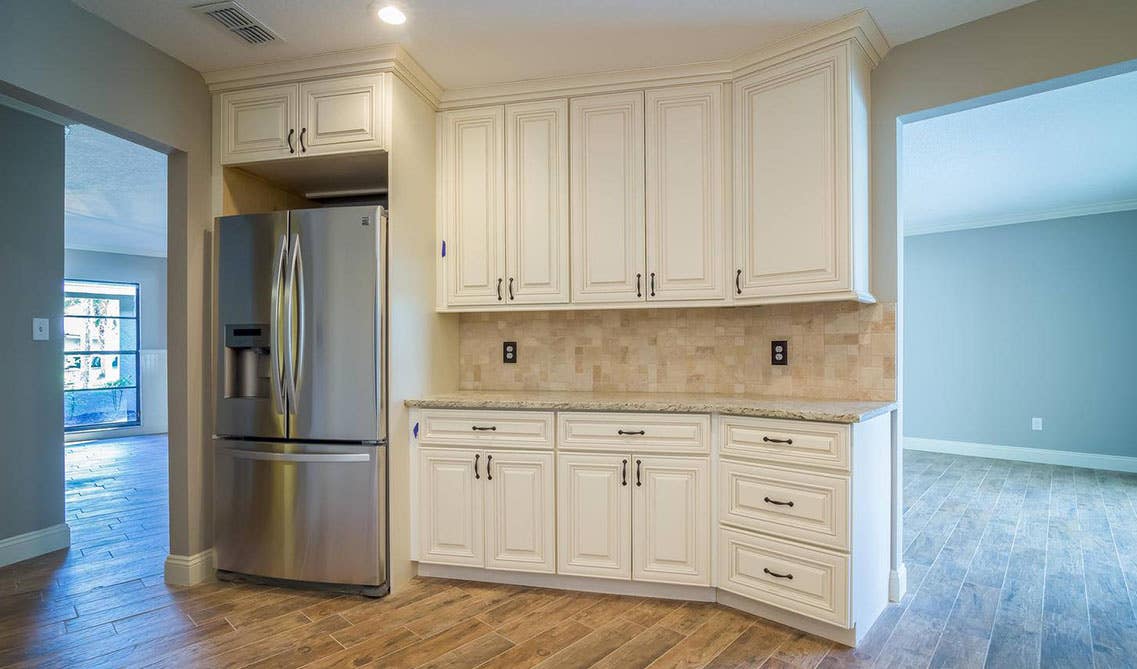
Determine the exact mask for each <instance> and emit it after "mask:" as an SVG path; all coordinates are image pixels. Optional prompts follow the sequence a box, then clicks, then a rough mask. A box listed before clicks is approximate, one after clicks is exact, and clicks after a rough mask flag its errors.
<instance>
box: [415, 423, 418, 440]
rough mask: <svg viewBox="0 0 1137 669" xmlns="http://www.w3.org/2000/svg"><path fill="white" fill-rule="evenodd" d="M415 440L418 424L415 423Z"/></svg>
mask: <svg viewBox="0 0 1137 669" xmlns="http://www.w3.org/2000/svg"><path fill="white" fill-rule="evenodd" d="M415 439H418V423H415Z"/></svg>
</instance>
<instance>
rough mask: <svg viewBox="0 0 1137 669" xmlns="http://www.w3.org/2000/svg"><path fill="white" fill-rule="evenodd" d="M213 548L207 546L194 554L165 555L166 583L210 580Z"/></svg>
mask: <svg viewBox="0 0 1137 669" xmlns="http://www.w3.org/2000/svg"><path fill="white" fill-rule="evenodd" d="M213 576H214V573H213V549H212V548H207V549H206V550H203V551H202V552H200V553H196V554H194V555H174V554H173V553H171V554H169V555H167V556H166V583H169V584H170V585H197V584H198V583H202V582H204V581H208V580H212V579H213Z"/></svg>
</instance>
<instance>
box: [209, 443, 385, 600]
mask: <svg viewBox="0 0 1137 669" xmlns="http://www.w3.org/2000/svg"><path fill="white" fill-rule="evenodd" d="M215 443H216V446H217V448H216V455H215V458H216V460H215V465H216V469H215V472H216V473H215V485H216V495H215V497H214V499H215V500H216V504H217V507H216V508H217V513H216V518H215V538H214V550H215V555H216V564H217V568H218V569H222V570H225V571H234V572H240V573H242V574H252V575H255V576H263V577H268V578H282V579H289V580H294V581H310V582H319V583H337V584H351V585H362V586H378V585H382V584H383V583H384V582H385V581H386V573H387V565H386V554H387V551H386V540H387V539H386V537H387V528H386V526H385V523H386V520H385V519H386V517H387V514H386V509H385V508H384V505H385V504H386V491H385V490H384V489H383V486H384V485H385V483H384V482H385V481H386V466H387V463H386V456H387V449H386V447H383V446H346V445H339V444H296V443H290V442H275V443H267V442H255V441H226V440H218V441H216V442H215ZM381 519H382V520H381Z"/></svg>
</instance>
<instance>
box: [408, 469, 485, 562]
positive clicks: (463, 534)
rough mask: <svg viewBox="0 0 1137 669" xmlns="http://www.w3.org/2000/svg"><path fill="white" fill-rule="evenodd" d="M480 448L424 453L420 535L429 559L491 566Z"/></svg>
mask: <svg viewBox="0 0 1137 669" xmlns="http://www.w3.org/2000/svg"><path fill="white" fill-rule="evenodd" d="M481 460H482V455H481V452H480V451H477V450H472V449H461V448H423V449H421V450H420V451H419V474H418V483H419V532H420V534H419V539H420V541H421V548H420V557H421V559H422V561H423V562H436V563H440V564H452V565H466V566H477V567H481V566H483V565H484V564H485V537H484V531H483V526H484V520H483V519H484V515H483V512H484V508H483V502H484V497H485V490H484V488H483V487H482V485H481V473H480V470H479V467H480V466H481V462H480V461H481Z"/></svg>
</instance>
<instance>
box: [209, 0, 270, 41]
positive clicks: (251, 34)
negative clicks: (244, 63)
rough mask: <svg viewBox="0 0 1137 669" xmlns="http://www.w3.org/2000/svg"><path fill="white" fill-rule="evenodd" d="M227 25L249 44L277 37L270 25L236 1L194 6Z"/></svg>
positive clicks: (230, 30)
mask: <svg viewBox="0 0 1137 669" xmlns="http://www.w3.org/2000/svg"><path fill="white" fill-rule="evenodd" d="M193 10H194V11H195V12H200V13H202V14H205V15H206V16H208V17H210V18H212V19H213V20H214V21H217V22H218V23H220V24H221V25H223V26H225V29H226V30H228V31H229V32H231V33H233V34H234V35H236V36H237V37H240V38H241V39H243V40H245V41H246V42H248V43H249V44H265V43H266V42H273V41H275V40H276V39H277V37H276V33H274V32H273V31H272V30H271V29H270V28H269V27H268V26H266V25H265V24H263V23H261V22H260V21H259V20H258V19H256V18H255V17H254V16H253V15H252V14H250V13H249V11H248V10H247V9H245V8H244V7H242V6H241V5H239V4H238V3H236V2H231V1H230V2H211V3H209V4H207V5H197V6H196V7H194V8H193Z"/></svg>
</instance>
